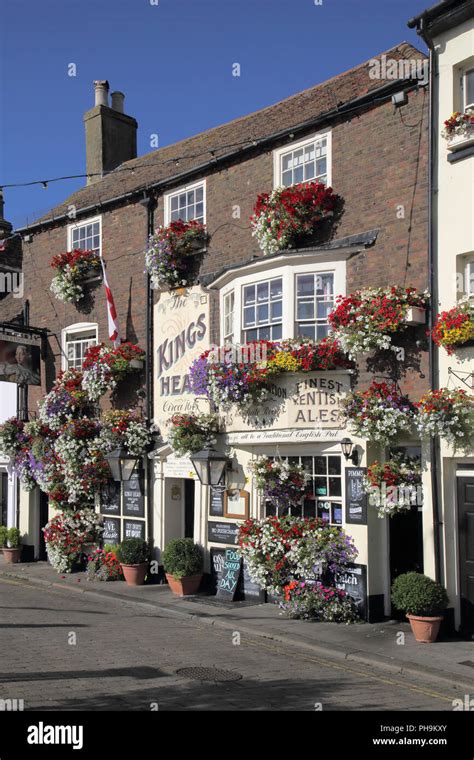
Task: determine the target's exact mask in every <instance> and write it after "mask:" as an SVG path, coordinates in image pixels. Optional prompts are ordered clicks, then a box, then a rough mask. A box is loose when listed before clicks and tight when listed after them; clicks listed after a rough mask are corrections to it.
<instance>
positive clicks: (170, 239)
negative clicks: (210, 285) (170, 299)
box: [145, 220, 208, 290]
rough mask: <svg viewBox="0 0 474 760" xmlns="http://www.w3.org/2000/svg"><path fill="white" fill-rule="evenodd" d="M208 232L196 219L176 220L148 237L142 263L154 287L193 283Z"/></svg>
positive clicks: (180, 287)
mask: <svg viewBox="0 0 474 760" xmlns="http://www.w3.org/2000/svg"><path fill="white" fill-rule="evenodd" d="M207 242H208V234H207V232H206V227H205V225H203V224H201V222H197V221H196V220H192V221H190V222H183V221H181V220H177V221H175V222H171V223H170V224H168V225H167V226H166V227H160V228H159V229H158V230H157V231H156V232H155V233H154V235H152V236H151V237H150V240H149V245H148V250H147V251H146V254H145V267H146V271H147V272H148V274H149V275H150V278H151V282H152V286H153V287H154V288H157V289H159V288H168V289H170V290H175V289H182V288H187V287H190V286H191V285H194V283H195V280H196V277H197V274H198V270H199V264H200V261H201V256H202V254H204V253H205V251H206V245H207Z"/></svg>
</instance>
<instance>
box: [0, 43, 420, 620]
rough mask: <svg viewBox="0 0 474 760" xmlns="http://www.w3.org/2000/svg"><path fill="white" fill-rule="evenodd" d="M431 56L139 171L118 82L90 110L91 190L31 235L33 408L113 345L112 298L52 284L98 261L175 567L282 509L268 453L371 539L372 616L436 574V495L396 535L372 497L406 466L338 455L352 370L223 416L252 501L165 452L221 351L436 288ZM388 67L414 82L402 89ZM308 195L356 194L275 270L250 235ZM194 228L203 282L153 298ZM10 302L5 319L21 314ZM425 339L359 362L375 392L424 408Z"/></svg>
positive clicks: (375, 451)
mask: <svg viewBox="0 0 474 760" xmlns="http://www.w3.org/2000/svg"><path fill="white" fill-rule="evenodd" d="M425 60H426V59H425V56H424V55H423V54H422V53H420V51H418V50H417V49H415V48H414V47H412V46H411V45H409V44H408V43H401V44H400V45H398V46H396V47H394V48H392V49H391V50H388V51H386V53H384V54H383V55H377V56H376V57H374V58H373V59H371V61H367V62H365V63H363V64H361V65H359V66H357V67H355V68H354V69H351V70H350V71H347V72H344V73H341V74H340V75H338V76H336V77H334V78H333V79H330V80H328V81H327V82H324V83H322V84H319V85H317V86H315V87H312V88H310V89H308V90H305V91H304V92H302V93H299V94H297V95H294V96H292V97H290V98H287V99H285V100H283V101H281V102H280V103H277V104H276V105H273V106H270V107H268V108H264V109H262V110H261V111H257V112H256V113H253V114H250V115H248V116H244V117H241V118H239V119H235V120H234V121H231V122H229V123H228V124H224V125H222V126H219V127H216V128H214V129H210V130H208V131H206V132H204V133H202V134H199V135H196V136H194V137H191V138H188V139H186V140H183V141H181V142H179V143H177V144H174V145H171V146H167V147H165V148H162V149H160V150H158V151H154V152H153V153H150V154H147V155H145V156H140V157H137V156H136V139H135V135H136V122H135V120H134V119H132V118H131V117H129V116H126V115H125V114H124V113H123V96H122V94H121V93H114V94H113V95H112V103H111V105H109V96H108V83H107V82H104V81H100V82H96V84H95V87H96V104H95V106H94V108H93V109H92V110H91V111H89V112H88V113H86V115H85V125H86V152H87V172H88V174H89V178H88V182H87V185H86V186H85V187H84V188H82V189H81V190H79V191H77V192H76V193H74V194H73V195H72V196H70V197H69V198H68V199H66V200H65V201H64V203H62V204H61V205H59V206H57V207H56V208H54V209H52V211H51V212H50V213H49V214H48V215H47V216H45V217H44V218H42V219H39V220H38V221H37V222H35V223H34V224H31V225H29V226H28V227H27V228H24V229H21V230H18V232H19V233H20V234H21V235H22V237H23V271H24V276H25V282H24V287H25V294H24V298H25V299H26V300H28V301H29V303H30V315H29V319H30V324H31V325H34V326H35V327H37V328H46V329H47V330H48V338H47V352H46V359H45V362H44V364H43V371H42V386H41V389H40V390H39V389H38V391H37V390H36V389H31V391H30V396H29V409H30V413H31V414H33V413H34V409H35V402H36V400H37V399H38V398H39V396H40V393H43V394H44V393H45V392H46V391H48V390H49V389H50V387H51V384H52V382H53V380H54V377H55V375H56V374H57V373H58V371H59V370H60V369H61V368H63V369H64V368H67V367H74V366H76V367H79V366H80V365H81V363H82V359H83V356H84V352H85V350H86V349H87V347H88V346H90V345H91V344H94V343H96V342H98V341H102V340H107V335H108V332H107V320H106V310H105V298H104V295H103V290H102V289H98V290H94V291H93V292H92V294H91V296H92V297H91V299H90V300H89V302H88V304H87V307H84V308H82V307H81V309H77V308H76V307H75V306H73V305H69V304H64V303H60V302H59V301H57V300H56V299H55V297H54V295H53V294H52V293H51V292H50V289H49V285H50V281H51V268H50V259H51V257H52V256H54V255H56V254H59V253H61V252H63V251H64V250H66V249H67V250H72V249H73V248H78V247H79V248H89V249H95V250H99V249H100V250H101V252H102V254H103V257H104V259H105V262H106V264H107V277H108V281H109V284H110V287H111V289H112V292H113V294H114V298H115V302H116V304H117V308H118V319H119V326H120V333H121V337H122V338H123V339H127V340H133V341H136V342H138V343H140V344H141V345H142V346H143V347H144V348H146V349H147V367H146V372H145V376H144V377H143V394H142V402H141V404H142V407H143V409H144V411H145V413H146V414H147V415H148V417H149V419H150V421H152V422H154V423H155V425H156V426H157V427H158V428H159V429H160V432H161V440H159V441H158V442H157V444H156V447H155V450H154V451H153V452H152V454H151V455H150V456H149V457H147V458H145V459H144V462H143V468H144V486H143V511H142V514H141V515H140V518H139V520H138V522H139V523H140V526H142V527H141V528H140V529H141V531H142V535H144V536H146V537H147V538H149V539H150V540H151V541H152V543H153V546H154V548H155V552H156V556H157V557H158V558H159V556H160V552H161V551H162V549H163V547H164V546H165V545H166V543H167V542H168V541H169V539H171V538H174V537H181V536H190V537H193V538H194V540H195V541H198V542H200V543H201V544H202V545H203V546H204V547H205V548H206V550H207V555H206V562H207V565H206V570H207V571H208V572H209V573H210V574H211V576H212V575H213V574H214V575H215V572H217V571H218V569H219V563H220V562H221V557H222V552H223V550H224V549H225V547H226V546H232V545H233V544H234V541H235V535H236V530H237V528H238V525H239V523H240V522H241V520H242V519H243V518H244V516H245V515H249V516H253V517H257V516H263V515H264V514H265V513H266V511H267V509H268V506H267V505H265V504H264V503H262V500H261V498H260V497H259V495H258V493H257V489H256V488H255V487H254V484H253V482H252V478H251V475H250V470H249V462H250V461H251V460H252V459H254V458H255V457H256V456H258V455H260V454H268V455H272V456H280V457H282V458H287V457H289V458H293V459H294V461H301V462H302V463H303V464H304V466H305V467H306V468H307V471H308V473H309V474H310V481H311V489H312V490H311V493H310V494H309V497H308V498H307V499H306V500H305V501H304V503H301V505H300V506H299V508H298V513H299V514H304V515H308V516H309V515H313V516H318V515H319V516H324V517H326V518H327V519H329V520H330V521H331V522H332V523H334V524H336V525H342V526H344V527H345V528H346V529H347V531H348V532H349V533H350V534H351V535H352V536H353V537H354V539H355V541H356V544H357V548H358V550H359V557H358V566H357V567H356V576H357V574H358V576H357V577H356V581H358V588H359V593H360V594H361V602H362V603H363V606H364V612H365V615H366V617H367V619H369V620H372V621H375V620H378V619H381V618H383V617H384V615H389V614H390V613H391V605H390V594H389V590H390V585H391V581H392V579H393V578H394V577H395V576H396V575H398V574H399V573H401V572H404V571H406V570H409V569H417V570H423V569H424V568H425V569H426V568H428V570H429V568H430V567H431V565H430V563H431V557H430V552H431V551H432V548H433V547H432V539H431V531H432V528H431V527H430V526H431V513H432V506H431V499H430V495H429V492H428V493H427V494H426V497H425V500H424V503H423V505H415V506H414V507H413V508H412V509H411V510H410V512H409V513H407V514H405V515H399V516H396V517H394V518H392V519H391V520H388V519H384V520H381V519H379V518H378V516H377V514H376V511H375V509H373V508H372V507H371V506H370V505H369V506H367V505H364V504H363V500H361V494H360V476H361V474H362V473H363V468H365V467H366V466H367V465H368V464H370V463H371V462H372V461H374V460H376V459H378V460H380V459H383V458H384V457H385V456H386V455H387V453H388V452H386V451H385V450H384V449H382V448H381V447H379V446H378V445H374V444H372V443H370V442H368V441H366V440H363V439H357V438H355V437H354V436H351V438H352V439H353V444H354V447H355V449H356V450H357V453H358V462H357V466H356V467H354V466H352V463H351V462H349V461H346V460H345V458H344V456H343V454H342V451H341V445H340V441H341V439H342V438H343V437H346V436H347V432H346V431H345V430H344V429H341V427H340V426H339V425H337V426H335V425H334V424H331V422H332V420H333V417H332V416H331V408H332V406H333V405H335V404H336V405H337V403H338V401H339V398H341V397H342V396H343V395H344V393H345V392H347V391H348V390H349V388H350V384H351V378H352V376H351V375H349V374H348V373H347V372H346V371H337V372H328V373H324V372H319V373H313V374H312V376H311V378H310V381H311V382H310V384H309V386H308V387H307V388H298V389H295V388H294V387H289V386H288V387H285V386H284V385H282V386H281V387H276V389H275V393H276V395H277V396H281V397H285V396H286V398H288V399H289V403H288V405H287V406H288V408H287V409H286V411H285V414H284V415H283V417H278V419H276V418H275V420H273V422H271V424H268V419H266V421H265V423H263V422H262V420H261V419H260V418H259V419H257V418H255V419H254V420H253V422H252V421H250V423H249V422H248V421H247V422H246V421H244V420H243V419H239V418H238V415H237V416H236V415H234V416H232V415H228V416H226V417H225V429H224V433H223V435H222V436H220V438H219V444H218V446H219V448H220V449H221V450H222V449H223V448H226V450H227V451H228V452H229V454H230V456H231V458H232V464H233V467H232V472H231V473H229V479H230V480H229V486H232V488H233V489H234V490H237V491H242V492H243V494H244V495H243V497H242V499H241V501H242V503H240V501H239V503H235V504H233V503H231V500H230V499H227V498H226V495H225V494H224V495H222V499H221V495H219V494H215V493H214V494H213V493H212V492H211V491H210V490H209V489H208V488H206V487H203V486H201V485H200V483H199V481H198V480H197V478H196V475H195V473H194V472H193V468H192V464H191V462H190V460H188V459H186V458H177V457H176V456H174V455H173V453H172V451H171V448H170V446H169V444H168V442H167V437H166V432H167V419H168V418H169V416H171V415H172V414H173V412H175V411H189V410H192V409H194V408H196V404H197V405H198V407H199V408H203V409H204V408H205V404H204V403H203V402H200V401H199V399H198V400H197V401H196V398H195V397H194V396H192V394H190V393H189V389H188V385H187V380H186V376H187V372H188V370H189V366H190V364H191V362H192V361H193V359H194V358H196V357H197V356H199V354H200V353H201V352H202V351H204V350H205V349H206V348H208V347H209V346H210V345H211V344H215V345H220V344H222V343H224V342H226V341H233V342H237V343H241V342H245V341H246V340H252V339H255V338H270V339H271V338H273V339H280V338H281V339H284V338H293V337H297V336H298V335H307V336H311V337H313V338H315V339H319V338H322V337H324V336H325V335H326V334H327V333H328V331H329V325H328V314H329V312H330V311H331V309H332V308H333V306H334V303H335V299H336V297H337V296H338V295H345V294H350V293H352V292H353V291H354V290H356V289H358V288H361V287H366V286H387V285H400V286H403V287H407V286H414V287H416V288H418V289H419V290H420V291H424V290H425V289H426V288H428V286H429V266H428V255H427V242H428V184H427V183H428V93H427V83H426V81H425V80H423V79H422V78H421V77H420V76H419V75H418V73H417V72H418V70H419V69H421V68H423V65H424V63H425ZM387 64H393V65H392V70H393V69H394V68H395V69H397V71H398V72H399V73H398V74H397V75H395V76H385V75H384V74H383V73H381V71H385V70H388V69H386V68H385V69H384V67H386V66H387ZM404 64H406V66H405V65H404ZM417 64H420V66H417ZM394 96H398V97H396V98H395V101H396V102H395V103H394V102H393V97H394ZM399 106H401V108H400V107H399ZM115 151H116V152H115ZM310 180H319V181H321V182H324V183H325V184H326V185H328V186H329V185H330V186H332V187H333V188H334V191H335V192H337V193H338V194H339V195H340V196H341V197H342V198H343V199H344V212H343V214H342V216H341V218H340V219H339V220H338V222H337V226H336V227H335V228H334V227H333V228H332V231H331V233H330V234H329V232H328V234H327V235H326V237H324V236H323V237H321V238H320V239H319V240H317V241H315V242H314V243H313V244H311V245H309V246H305V247H304V248H298V249H292V250H287V251H279V252H278V253H276V254H273V255H269V256H262V252H261V250H260V249H259V247H258V245H257V242H256V240H255V238H254V237H252V235H251V230H250V225H249V222H248V219H249V217H250V215H251V214H252V210H253V207H254V204H255V201H256V199H257V196H258V194H259V193H262V192H269V191H271V190H272V189H273V188H274V187H277V186H279V185H284V186H289V185H291V184H293V183H298V182H302V181H310ZM177 219H183V220H184V221H190V220H192V219H196V220H199V221H202V222H203V223H205V224H206V227H207V230H208V232H209V234H210V242H209V244H208V246H207V251H206V255H205V256H204V258H203V262H202V266H201V269H200V273H199V282H198V284H196V285H195V286H194V287H192V288H190V289H189V290H188V291H187V292H186V293H184V294H181V295H180V294H177V293H168V292H164V291H163V292H158V291H152V290H151V289H150V288H149V282H148V281H147V278H146V277H145V275H144V273H143V270H144V251H145V248H146V243H147V239H148V236H149V234H150V233H151V231H152V230H153V229H155V228H157V227H158V226H159V225H162V224H165V225H166V224H168V223H169V222H170V221H173V220H177ZM319 282H322V283H323V285H322V287H321V288H320V287H319V285H318V283H319ZM8 301H9V302H8V304H7V305H5V309H4V316H2V319H5V321H7V320H11V319H13V311H14V304H13V302H12V299H8ZM2 308H3V306H2V305H1V304H0V309H2ZM412 329H413V332H412V334H411V342H412V344H413V346H414V347H415V348H414V350H413V351H411V352H407V353H409V354H410V355H409V356H407V360H406V361H404V362H401V361H399V360H398V359H396V357H394V360H393V362H391V363H390V366H388V365H380V363H379V364H377V363H376V362H374V361H372V362H371V361H370V358H369V360H367V361H365V360H364V361H362V362H360V363H359V365H358V368H357V369H358V374H357V376H356V377H357V382H358V387H359V388H366V387H367V385H368V384H369V382H370V381H371V379H372V378H376V379H378V380H383V379H386V378H390V379H396V381H397V382H398V383H399V385H400V387H401V389H402V390H403V392H404V393H407V394H408V395H410V396H411V397H412V398H414V399H415V398H419V397H420V396H421V395H422V394H423V392H424V391H425V390H427V389H428V374H429V369H428V352H427V345H426V341H425V340H424V339H425V330H426V328H425V327H424V326H423V325H421V326H418V327H413V328H412ZM290 385H291V384H290ZM301 396H304V400H303V401H302V402H301V405H300V406H298V404H297V403H296V402H295V398H298V397H301ZM122 402H123V404H126V403H127V394H126V393H125V394H124V398H123V399H122ZM270 411H271V410H270ZM397 448H398V449H403V450H405V451H407V452H410V453H411V454H413V455H415V456H419V457H421V449H422V447H421V442H420V440H419V439H416V438H407V439H406V440H400V441H397ZM349 470H351V471H352V472H351V473H349ZM354 470H359V472H355V473H354ZM351 477H352V478H353V479H352V480H351ZM354 478H355V481H354ZM348 484H352V485H350V488H351V494H349V492H348V488H349V485H348ZM41 499H43V501H44V498H43V496H42V497H41ZM39 500H40V496H39V494H33V495H28V494H24V493H23V494H22V497H21V500H20V525H21V528H22V531H23V533H24V536H25V538H26V541H27V543H28V544H30V545H31V546H32V547H33V550H34V552H35V555H36V556H38V555H39V553H40V528H41V523H42V522H43V521H44V518H45V515H44V513H43V517H42V518H41V519H40V518H38V515H39V514H40V513H39V511H38V504H39ZM103 511H104V514H106V515H108V518H110V519H111V520H114V521H115V522H114V525H115V528H116V537H117V538H118V539H120V538H121V537H123V536H124V535H128V534H129V533H127V530H128V528H127V520H128V518H127V514H126V513H124V512H123V504H122V506H120V505H118V506H117V504H115V505H114V506H113V509H111V510H110V511H109V512H108V511H107V509H106V508H104V509H103ZM136 522H137V520H135V523H136ZM135 527H136V526H135Z"/></svg>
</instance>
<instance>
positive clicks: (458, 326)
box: [431, 299, 474, 354]
mask: <svg viewBox="0 0 474 760" xmlns="http://www.w3.org/2000/svg"><path fill="white" fill-rule="evenodd" d="M431 337H432V338H433V340H434V342H435V343H436V345H437V346H442V347H443V348H445V349H446V351H447V352H448V354H452V353H454V351H455V350H456V348H460V347H461V346H464V345H466V344H468V343H471V342H472V341H474V303H473V302H472V300H470V299H466V300H465V301H463V302H461V303H459V304H458V305H457V306H455V307H454V308H453V309H450V310H449V311H442V312H441V314H439V315H438V318H437V320H436V323H435V326H434V327H433V330H432V331H431Z"/></svg>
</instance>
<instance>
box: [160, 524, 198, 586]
mask: <svg viewBox="0 0 474 760" xmlns="http://www.w3.org/2000/svg"><path fill="white" fill-rule="evenodd" d="M203 565H204V557H203V551H202V547H201V546H199V544H195V543H194V541H193V540H192V538H173V539H172V540H171V541H170V542H169V544H167V546H166V548H165V550H164V552H163V566H164V568H165V574H166V580H167V581H168V583H169V585H170V588H171V590H172V591H173V593H174V594H176V595H177V596H188V595H189V594H195V593H196V592H197V590H198V589H199V586H200V585H201V580H202V575H203V573H202V570H203Z"/></svg>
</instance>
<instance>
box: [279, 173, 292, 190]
mask: <svg viewBox="0 0 474 760" xmlns="http://www.w3.org/2000/svg"><path fill="white" fill-rule="evenodd" d="M292 179H293V174H292V172H291V170H290V171H289V172H283V174H282V177H281V184H282V185H283V187H289V186H290V185H291V184H292Z"/></svg>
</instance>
